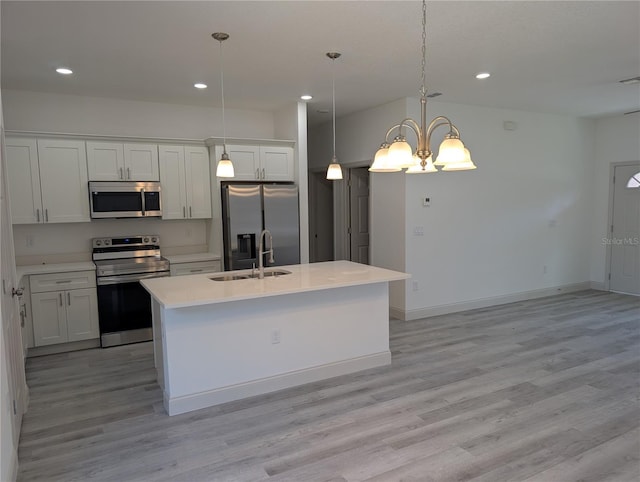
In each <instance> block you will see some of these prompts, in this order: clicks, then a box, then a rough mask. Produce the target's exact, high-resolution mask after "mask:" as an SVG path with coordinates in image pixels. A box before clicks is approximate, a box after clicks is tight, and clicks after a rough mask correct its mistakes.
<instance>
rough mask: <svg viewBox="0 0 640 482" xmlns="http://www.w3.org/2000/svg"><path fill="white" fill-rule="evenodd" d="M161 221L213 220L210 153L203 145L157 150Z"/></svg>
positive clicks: (167, 147) (163, 147)
mask: <svg viewBox="0 0 640 482" xmlns="http://www.w3.org/2000/svg"><path fill="white" fill-rule="evenodd" d="M158 151H159V159H160V185H161V195H162V219H205V218H210V217H211V180H210V179H211V178H210V173H209V152H208V150H207V148H206V147H201V146H165V145H160V146H159V147H158Z"/></svg>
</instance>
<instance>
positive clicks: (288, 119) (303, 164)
mask: <svg viewBox="0 0 640 482" xmlns="http://www.w3.org/2000/svg"><path fill="white" fill-rule="evenodd" d="M274 122H275V135H276V138H277V139H292V140H294V141H295V142H296V145H295V179H296V181H297V184H298V199H299V204H298V207H299V217H300V227H299V229H300V262H301V263H308V262H309V179H308V168H307V164H308V157H307V104H306V102H297V103H295V104H291V105H290V106H288V107H286V108H284V109H282V110H280V111H279V112H276V113H275V115H274Z"/></svg>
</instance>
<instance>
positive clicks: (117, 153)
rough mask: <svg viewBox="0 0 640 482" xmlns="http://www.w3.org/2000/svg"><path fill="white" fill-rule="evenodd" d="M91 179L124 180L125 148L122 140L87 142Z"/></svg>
mask: <svg viewBox="0 0 640 482" xmlns="http://www.w3.org/2000/svg"><path fill="white" fill-rule="evenodd" d="M87 170H88V171H89V180H90V181H122V180H124V176H125V172H124V150H123V147H122V144H121V143H120V142H91V141H88V142H87Z"/></svg>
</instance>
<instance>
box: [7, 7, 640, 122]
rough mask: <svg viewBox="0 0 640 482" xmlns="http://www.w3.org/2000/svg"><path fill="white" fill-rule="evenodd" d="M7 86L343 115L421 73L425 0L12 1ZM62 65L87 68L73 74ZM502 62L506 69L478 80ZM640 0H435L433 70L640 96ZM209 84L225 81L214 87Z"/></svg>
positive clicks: (532, 93) (454, 83)
mask: <svg viewBox="0 0 640 482" xmlns="http://www.w3.org/2000/svg"><path fill="white" fill-rule="evenodd" d="M1 8H2V30H1V34H2V39H1V42H2V88H5V89H22V90H33V91H45V92H58V93H67V94H77V95H88V96H99V97H117V98H123V99H135V100H147V101H156V102H167V103H176V104H189V105H206V106H219V105H220V84H219V75H220V63H219V57H218V56H219V47H218V43H217V42H216V41H215V40H213V39H212V38H211V33H212V32H216V31H224V32H227V33H229V34H230V36H231V37H230V39H229V40H227V41H226V42H225V43H224V44H223V54H224V75H225V100H226V106H227V107H228V108H248V109H257V110H277V109H279V108H281V107H283V106H285V105H290V104H291V102H295V101H297V100H298V97H299V96H300V95H301V94H304V93H310V94H312V95H313V96H314V99H313V100H312V101H310V103H309V120H310V122H311V123H315V122H321V121H323V120H328V119H330V114H326V113H325V114H319V113H318V112H317V111H318V110H330V109H331V69H332V65H331V60H329V59H328V58H327V57H326V56H325V53H326V52H329V51H337V52H341V53H342V57H341V58H340V59H338V60H336V61H335V75H336V110H337V115H338V116H340V115H343V114H347V113H350V112H354V111H357V110H361V109H364V108H367V107H371V106H375V105H379V104H382V103H385V102H389V101H392V100H395V99H398V98H401V97H406V96H417V95H418V89H419V86H420V58H421V57H420V55H421V54H420V45H421V6H420V2H419V1H327V0H324V1H256V2H249V1H237V0H236V1H226V2H219V1H201V2H188V1H170V2H167V1H143V2H138V1H120V2H115V1H107V2H101V1H71V2H58V1H45V2H30V1H7V0H3V1H2V2H1ZM60 65H64V66H68V67H70V68H71V69H73V70H74V72H75V73H74V75H73V76H66V77H65V76H61V75H58V74H56V73H55V71H54V69H55V68H56V67H58V66H60ZM480 71H489V72H491V73H492V76H491V78H489V79H487V80H483V81H480V80H476V79H475V78H474V76H475V74H476V73H477V72H480ZM638 75H640V2H639V1H568V2H565V1H465V2H462V1H452V0H449V1H437V2H429V3H428V4H427V83H428V86H429V91H430V92H442V93H443V95H442V96H441V97H439V98H438V100H441V101H443V102H455V103H464V104H476V105H484V106H493V107H505V108H513V109H522V110H529V111H539V112H551V113H566V114H571V115H577V116H591V117H598V116H607V115H612V114H618V113H623V112H628V111H633V110H637V109H639V108H640V84H636V85H622V84H620V83H619V81H620V80H622V79H626V78H631V77H636V76H638ZM196 81H201V82H205V83H207V84H208V85H209V88H208V89H206V90H204V91H198V90H196V89H195V88H193V84H194V82H196Z"/></svg>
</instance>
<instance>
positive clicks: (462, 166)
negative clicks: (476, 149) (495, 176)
mask: <svg viewBox="0 0 640 482" xmlns="http://www.w3.org/2000/svg"><path fill="white" fill-rule="evenodd" d="M471 169H476V165H475V164H474V163H473V161H472V160H471V153H470V152H469V149H467V148H466V147H465V148H464V159H463V160H462V161H460V162H450V163H448V164H446V165H445V166H444V167H443V168H442V170H443V171H470V170H471Z"/></svg>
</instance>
